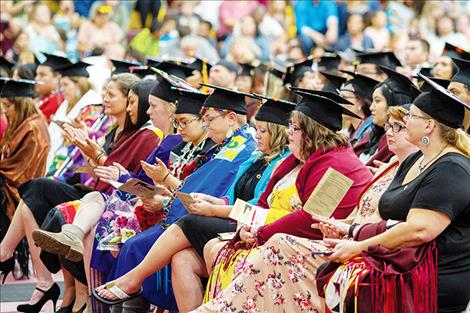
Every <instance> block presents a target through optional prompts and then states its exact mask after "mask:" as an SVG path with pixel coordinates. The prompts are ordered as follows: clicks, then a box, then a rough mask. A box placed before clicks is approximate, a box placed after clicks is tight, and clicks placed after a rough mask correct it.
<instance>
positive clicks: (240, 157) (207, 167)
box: [100, 85, 256, 312]
mask: <svg viewBox="0 0 470 313" xmlns="http://www.w3.org/2000/svg"><path fill="white" fill-rule="evenodd" d="M207 86H208V87H210V88H213V89H214V92H213V93H212V94H211V95H209V96H208V98H207V100H206V101H205V102H204V104H203V106H202V121H203V122H204V126H205V128H206V129H207V136H208V138H210V139H211V140H213V141H214V142H215V143H216V145H215V146H214V147H213V149H211V150H210V151H208V153H207V154H206V155H205V157H203V158H201V162H200V165H199V166H198V167H197V169H196V170H195V171H194V172H193V173H192V174H191V175H189V176H188V177H187V178H186V179H184V180H183V181H182V182H181V184H180V185H179V187H178V189H177V190H178V191H180V192H185V193H189V192H199V193H204V194H208V195H211V196H214V197H222V196H224V195H225V194H226V193H227V191H228V189H229V187H230V186H231V184H232V182H233V180H234V179H235V176H236V174H237V172H238V169H239V167H240V165H241V164H242V163H243V162H245V161H246V160H247V159H248V158H249V157H250V156H251V154H252V152H253V151H254V150H255V148H256V141H255V139H254V138H253V135H252V133H251V130H250V129H249V126H248V124H246V103H245V94H242V93H239V92H236V91H233V90H230V89H226V88H221V87H217V86H213V85H207ZM167 179H168V178H167ZM148 202H149V206H148V209H150V210H160V211H162V212H163V217H162V220H161V221H160V222H159V223H158V224H156V225H155V226H153V227H151V228H149V229H148V230H146V231H144V232H142V233H140V234H137V235H136V236H135V237H133V238H131V239H129V240H128V241H126V243H125V244H124V245H123V247H122V248H121V250H120V252H119V255H118V258H117V260H116V262H115V264H114V266H113V270H112V273H111V274H110V276H109V277H110V278H113V277H115V278H117V277H120V276H123V275H124V274H126V273H127V272H129V271H130V270H132V269H133V268H134V267H136V266H137V265H138V264H139V263H140V262H141V261H142V260H143V259H144V257H145V256H146V255H147V253H148V251H149V250H150V248H151V247H152V245H153V244H154V243H155V241H157V240H158V238H159V237H160V236H161V235H162V234H163V233H164V231H165V230H166V229H167V228H168V227H170V225H171V224H173V223H174V222H175V221H176V220H178V219H179V218H181V217H182V216H184V215H185V214H187V211H186V209H185V207H184V206H183V204H182V203H181V201H180V199H179V198H177V197H174V195H173V194H172V195H171V196H164V197H162V196H155V197H154V198H152V199H151V200H150V201H148ZM173 239H175V240H176V238H173ZM158 253H161V251H158ZM167 263H169V261H166V264H167ZM170 274H171V268H170V266H169V265H168V266H165V267H164V268H163V269H162V270H160V271H159V272H158V273H157V275H152V276H151V277H148V278H147V279H146V280H145V281H144V282H143V284H142V286H143V295H144V297H138V298H137V299H135V301H127V302H126V303H125V305H124V310H127V311H128V312H141V310H142V312H147V310H148V301H151V302H152V303H154V304H156V305H158V306H159V307H162V308H168V309H171V310H175V309H176V303H175V300H174V298H173V297H172V296H171V293H172V292H171V290H170V286H169V282H170V281H171V280H170ZM146 276H148V275H146ZM119 287H120V286H119V285H118V284H114V283H109V284H106V285H104V287H101V288H100V289H101V290H102V289H106V291H105V293H107V292H109V293H111V294H112V295H117V296H118V297H117V298H120V299H121V300H122V301H125V300H128V299H129V296H128V295H131V294H132V293H133V291H132V290H124V292H126V291H127V292H128V293H129V294H128V295H126V294H125V293H124V294H123V293H122V290H121V289H120V288H119ZM139 288H140V286H139V287H138V289H139ZM108 297H109V296H108ZM108 297H103V298H101V301H103V302H108V303H112V304H115V303H117V302H122V301H115V300H116V297H113V296H111V297H109V300H111V301H108V300H107V298H108ZM118 300H119V299H118ZM116 309H118V308H116Z"/></svg>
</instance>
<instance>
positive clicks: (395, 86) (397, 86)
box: [379, 65, 421, 99]
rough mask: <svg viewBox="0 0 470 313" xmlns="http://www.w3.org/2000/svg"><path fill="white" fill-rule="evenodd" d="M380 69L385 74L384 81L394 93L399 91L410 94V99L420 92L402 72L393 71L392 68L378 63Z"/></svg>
mask: <svg viewBox="0 0 470 313" xmlns="http://www.w3.org/2000/svg"><path fill="white" fill-rule="evenodd" d="M379 67H380V69H381V70H382V71H383V72H385V74H387V77H388V78H387V79H386V80H385V81H384V84H386V85H387V86H388V87H389V88H390V89H391V90H392V91H393V92H394V93H397V94H398V93H401V94H405V95H408V96H410V97H411V98H412V99H414V98H416V97H417V96H418V95H419V94H420V93H421V92H420V91H419V90H418V88H416V87H415V85H413V82H412V81H411V80H410V79H408V77H406V76H405V75H403V74H400V73H398V72H395V71H394V70H392V69H390V68H388V67H385V66H381V65H379Z"/></svg>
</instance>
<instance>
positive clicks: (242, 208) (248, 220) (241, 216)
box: [229, 199, 268, 228]
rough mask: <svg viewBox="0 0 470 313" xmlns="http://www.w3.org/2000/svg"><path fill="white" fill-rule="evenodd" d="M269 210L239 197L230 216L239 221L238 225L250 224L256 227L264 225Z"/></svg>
mask: <svg viewBox="0 0 470 313" xmlns="http://www.w3.org/2000/svg"><path fill="white" fill-rule="evenodd" d="M267 213H268V210H266V209H263V208H261V207H259V206H256V205H253V204H250V203H248V202H245V201H243V200H241V199H237V200H236V201H235V204H234V205H233V207H232V210H231V211H230V215H229V217H230V218H231V219H234V220H236V221H237V222H238V225H239V226H240V225H241V224H243V225H248V226H251V227H254V228H258V227H260V226H263V225H264V224H265V222H266V215H267Z"/></svg>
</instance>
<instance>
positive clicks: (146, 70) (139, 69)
mask: <svg viewBox="0 0 470 313" xmlns="http://www.w3.org/2000/svg"><path fill="white" fill-rule="evenodd" d="M129 70H130V72H131V73H132V74H135V75H137V76H139V77H140V78H144V77H145V76H147V75H155V72H154V71H152V69H151V68H150V67H149V66H146V65H142V66H130V67H129Z"/></svg>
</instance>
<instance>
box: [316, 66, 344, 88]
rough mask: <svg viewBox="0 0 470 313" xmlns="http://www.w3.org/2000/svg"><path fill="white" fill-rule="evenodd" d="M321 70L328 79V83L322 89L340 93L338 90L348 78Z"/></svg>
mask: <svg viewBox="0 0 470 313" xmlns="http://www.w3.org/2000/svg"><path fill="white" fill-rule="evenodd" d="M319 72H320V73H321V74H322V75H323V76H325V77H326V78H327V79H328V83H326V84H325V86H324V87H323V89H322V90H323V91H329V92H334V93H338V90H340V89H341V85H342V84H344V82H346V80H347V79H346V77H343V76H339V75H336V74H333V73H329V72H323V71H319Z"/></svg>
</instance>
